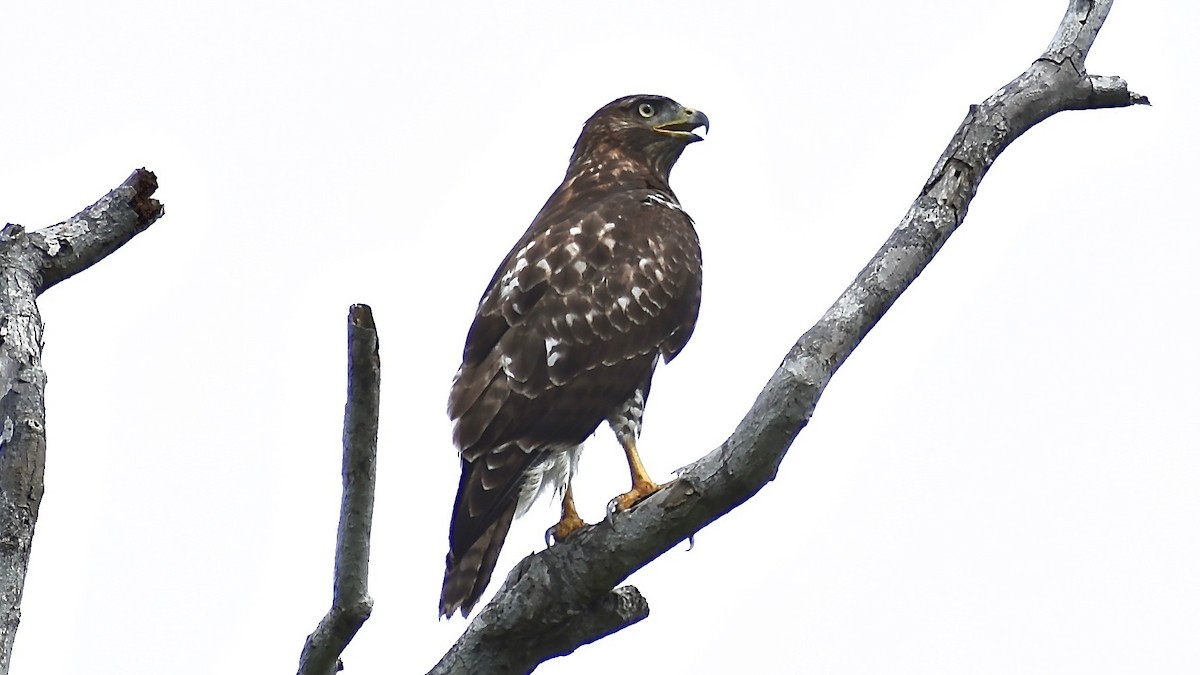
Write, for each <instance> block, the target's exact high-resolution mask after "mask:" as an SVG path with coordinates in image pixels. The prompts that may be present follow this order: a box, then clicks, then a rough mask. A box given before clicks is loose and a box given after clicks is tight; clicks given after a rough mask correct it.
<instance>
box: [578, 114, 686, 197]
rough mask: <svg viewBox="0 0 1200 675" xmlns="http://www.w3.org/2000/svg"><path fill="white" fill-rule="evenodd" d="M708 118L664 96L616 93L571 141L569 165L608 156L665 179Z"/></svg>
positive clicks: (594, 161) (604, 158)
mask: <svg viewBox="0 0 1200 675" xmlns="http://www.w3.org/2000/svg"><path fill="white" fill-rule="evenodd" d="M700 127H704V130H705V132H707V131H708V117H707V116H706V115H705V114H704V113H702V112H700V111H699V110H696V109H694V108H685V107H683V106H682V105H679V104H678V103H676V102H675V101H672V100H671V99H669V98H667V97H665V96H653V95H648V94H644V95H638V96H626V97H624V98H619V99H617V100H615V101H613V102H612V103H609V104H608V105H606V106H604V107H603V108H601V109H599V110H597V111H596V114H594V115H592V117H591V119H589V120H588V121H587V122H585V123H584V125H583V133H581V134H580V135H579V140H578V141H576V143H575V152H574V154H573V155H572V156H571V166H572V168H579V169H583V168H585V166H584V165H585V164H588V163H592V164H594V163H598V162H606V161H624V162H632V163H634V164H636V165H639V166H640V167H641V168H643V169H649V170H650V171H652V172H653V173H655V174H658V176H659V177H660V178H661V179H662V180H663V181H664V182H665V181H666V179H667V178H668V176H669V175H670V173H671V167H672V166H674V165H675V161H676V160H677V159H679V155H680V154H681V153H682V152H683V149H684V148H685V147H686V146H687V145H688V144H689V143H695V142H696V141H700V140H704V137H703V136H701V135H699V134H697V133H695V130H696V129H699V128H700Z"/></svg>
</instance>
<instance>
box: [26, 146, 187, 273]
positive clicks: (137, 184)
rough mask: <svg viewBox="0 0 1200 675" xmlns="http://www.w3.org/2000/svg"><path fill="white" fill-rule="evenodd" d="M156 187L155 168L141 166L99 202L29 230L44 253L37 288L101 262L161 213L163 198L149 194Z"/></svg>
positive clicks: (35, 245) (152, 192)
mask: <svg viewBox="0 0 1200 675" xmlns="http://www.w3.org/2000/svg"><path fill="white" fill-rule="evenodd" d="M157 189H158V179H157V178H156V177H155V176H154V174H153V173H151V172H149V171H147V170H145V169H138V170H137V171H134V172H133V174H132V175H130V176H129V178H126V179H125V182H124V183H122V184H121V185H120V186H119V187H117V188H116V189H115V190H113V191H112V192H109V193H108V194H107V195H104V197H103V198H101V199H100V201H98V202H96V203H95V204H92V205H91V206H89V207H88V208H86V209H84V210H82V211H80V212H79V213H77V214H75V215H74V216H72V217H71V218H69V219H67V220H65V221H63V222H61V223H58V224H57V225H51V226H50V227H46V228H43V229H41V230H38V231H36V232H30V233H29V241H30V243H31V244H32V245H33V246H34V247H35V248H36V249H37V250H38V251H40V252H41V254H42V260H41V272H42V279H41V284H40V285H39V287H38V289H37V294H38V295H41V294H42V293H43V292H45V290H46V289H48V288H50V287H51V286H53V285H55V284H57V283H58V282H60V281H62V280H64V279H66V278H68V277H71V276H74V275H76V274H78V273H80V272H82V271H83V270H85V269H87V268H89V267H91V266H92V265H94V264H96V263H97V262H99V261H100V260H101V259H102V258H104V257H105V256H107V255H108V254H110V253H112V252H113V251H115V250H117V249H118V248H120V247H121V246H123V245H124V244H125V242H127V241H129V240H130V239H132V238H133V237H134V236H135V235H137V234H138V233H139V232H141V231H143V230H145V229H146V228H147V227H150V225H151V224H153V223H154V221H155V220H158V219H159V218H161V217H162V215H163V207H162V204H160V203H158V200H155V199H151V198H150V195H152V194H154V191H155V190H157Z"/></svg>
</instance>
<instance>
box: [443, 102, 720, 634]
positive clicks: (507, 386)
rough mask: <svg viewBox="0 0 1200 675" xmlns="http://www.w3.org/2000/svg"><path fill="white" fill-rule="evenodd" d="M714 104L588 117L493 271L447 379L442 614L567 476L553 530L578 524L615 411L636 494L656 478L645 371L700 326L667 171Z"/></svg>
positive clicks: (622, 504) (620, 505)
mask: <svg viewBox="0 0 1200 675" xmlns="http://www.w3.org/2000/svg"><path fill="white" fill-rule="evenodd" d="M699 127H704V128H705V130H707V129H708V118H707V117H706V116H705V115H704V113H702V112H700V111H698V110H694V109H691V108H685V107H683V106H681V105H679V104H678V103H676V102H675V101H672V100H671V99H669V98H664V97H662V96H629V97H626V98H621V99H618V100H616V101H613V102H612V103H609V104H608V105H606V106H604V107H603V108H601V109H600V110H598V111H596V113H595V114H594V115H592V117H591V119H589V120H588V121H587V122H586V123H585V124H584V125H583V132H582V133H581V134H580V135H579V140H578V141H576V143H575V151H574V152H573V153H572V154H571V163H570V165H569V166H568V167H567V175H566V178H564V179H563V182H562V185H560V186H559V187H558V189H557V190H555V191H554V194H552V195H550V199H549V200H548V201H547V202H546V205H545V206H543V207H542V210H541V211H540V212H539V213H538V215H537V217H536V218H534V219H533V224H532V225H530V226H529V229H528V230H526V231H525V234H524V235H522V236H521V238H520V239H519V240H518V241H517V243H516V245H515V246H513V248H512V250H511V251H510V252H509V253H508V255H507V256H505V258H504V262H503V263H501V264H500V267H499V268H498V269H497V270H496V273H495V274H494V275H493V276H492V281H491V283H489V284H488V287H487V290H486V291H485V292H484V294H483V297H482V298H481V299H480V301H479V309H478V310H477V311H476V313H475V321H474V322H473V323H472V324H471V329H470V331H469V332H468V333H467V341H466V346H465V347H464V348H463V363H462V366H461V367H460V368H459V369H458V373H457V374H456V375H455V376H454V383H453V385H452V386H451V389H450V404H449V413H450V418H451V420H453V422H454V444H455V445H456V446H457V447H458V450H459V454H460V457H461V460H462V478H461V479H460V480H459V484H458V497H457V498H456V499H455V501H454V512H453V515H452V517H451V521H450V553H449V554H448V555H447V556H446V576H445V579H444V580H443V582H442V599H441V613H442V615H444V616H446V617H449V616H451V615H453V614H454V611H455V610H457V609H461V610H462V614H463V616H466V615H467V614H468V613H469V612H470V611H471V608H472V607H473V606H474V605H475V603H476V602H478V600H479V597H480V596H481V595H483V591H484V589H485V588H486V587H487V584H488V581H489V580H490V579H491V576H492V570H493V569H494V568H495V566H496V558H497V557H498V556H499V555H500V547H501V545H502V544H503V543H504V537H505V536H506V535H507V534H508V528H509V525H511V524H512V520H513V518H514V517H515V516H516V515H517V514H518V513H523V512H524V510H525V509H527V508H528V507H529V505H530V504H531V503H532V502H533V500H534V499H535V498H536V497H537V495H538V494H539V493H540V492H542V491H543V490H546V489H564V488H565V492H563V504H562V518H561V519H560V520H559V522H558V524H557V525H555V526H553V527H552V528H551V530H550V532H549V533H548V534H553V536H554V537H555V538H556V539H557V540H560V541H561V540H562V539H563V538H565V537H566V536H568V535H570V534H571V533H572V532H575V531H576V530H578V529H579V528H581V527H583V526H584V522H583V521H582V520H581V519H580V518H579V515H578V514H577V513H576V511H575V504H574V502H573V499H572V494H571V477H572V476H573V475H574V473H575V468H576V466H577V462H578V457H579V450H580V446H581V445H582V443H583V442H584V440H585V439H587V437H588V436H590V435H592V433H593V432H594V431H595V430H596V428H597V427H598V426H599V425H600V423H601V422H604V421H606V420H607V421H608V423H609V425H610V426H611V427H612V429H613V431H614V432H615V433H616V435H617V439H618V440H619V441H620V442H621V445H622V446H624V448H625V454H626V456H627V459H628V461H629V471H630V474H631V476H632V480H633V488H632V489H631V490H630V491H629V492H626V493H625V494H623V495H620V496H618V497H617V498H616V499H615V500H614V503H615V508H616V509H617V510H624V509H628V508H630V507H631V506H633V505H634V504H635V503H637V502H638V501H639V500H641V499H642V498H644V497H646V496H647V495H649V494H652V493H653V492H654V491H656V490H658V485H656V484H655V483H654V481H652V480H650V477H649V476H648V475H646V470H645V468H644V467H643V466H642V462H641V459H639V457H638V453H637V447H636V441H637V438H638V435H639V433H640V432H641V426H642V411H643V410H644V408H645V405H646V398H647V396H648V395H649V393H650V378H651V376H652V375H653V374H654V367H655V365H656V364H657V363H658V361H659V358H660V357H661V358H662V359H663V360H664V361H670V360H671V359H672V358H674V357H675V355H677V354H678V353H679V351H680V350H681V349H683V346H684V345H685V344H686V343H687V341H688V338H690V337H691V335H692V328H693V327H694V326H695V324H696V315H697V313H698V312H699V310H700V242H699V240H698V239H697V237H696V231H695V230H694V229H693V227H692V219H691V218H690V217H688V215H687V214H686V213H684V212H683V209H681V208H680V206H679V200H678V199H676V198H675V193H674V192H672V191H671V188H670V186H669V185H668V184H667V179H668V178H669V176H670V174H671V167H672V166H674V165H675V161H676V160H678V159H679V156H680V154H682V153H683V149H684V148H685V147H687V145H688V144H690V143H693V142H695V141H698V140H701V136H699V135H697V134H695V133H693V132H694V131H695V130H696V129H697V128H699Z"/></svg>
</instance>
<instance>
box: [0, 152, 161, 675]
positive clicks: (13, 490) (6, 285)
mask: <svg viewBox="0 0 1200 675" xmlns="http://www.w3.org/2000/svg"><path fill="white" fill-rule="evenodd" d="M156 188H157V182H156V181H155V178H154V174H152V173H150V172H149V171H146V170H145V169H139V170H137V171H135V172H134V173H133V175H132V176H130V177H129V178H128V179H127V180H126V181H125V182H124V183H123V184H122V185H121V186H120V187H118V188H116V189H115V190H113V191H112V192H110V193H108V194H107V195H105V196H104V198H102V199H101V200H100V201H98V202H96V203H95V204H93V205H91V206H89V207H88V208H86V209H84V210H83V211H80V212H79V214H77V215H76V216H74V217H73V218H71V219H70V220H68V221H66V222H63V223H59V224H58V225H53V226H51V227H47V228H45V229H42V230H38V231H36V232H26V231H25V228H23V227H21V226H20V225H13V224H8V225H5V226H4V228H3V230H0V387H2V388H3V390H2V391H0V675H6V674H7V673H8V667H9V662H10V660H11V658H12V649H13V641H14V639H15V638H16V633H17V625H18V624H19V622H20V619H21V596H22V594H23V592H24V589H25V573H26V571H27V570H28V569H29V553H30V547H31V545H32V543H33V530H34V526H35V525H36V524H37V516H38V508H39V506H40V505H41V502H42V491H43V490H42V477H43V474H44V472H45V468H46V433H45V422H46V410H45V399H44V396H45V387H46V373H45V372H44V371H43V370H42V318H41V315H40V314H39V313H38V307H37V296H38V295H40V294H41V293H42V291H45V290H46V289H47V288H49V287H50V286H52V285H54V284H55V283H57V282H59V281H61V280H63V279H65V278H67V277H69V276H71V275H73V274H76V273H78V272H81V271H83V270H84V269H87V268H88V267H90V266H91V265H93V264H95V263H96V262H97V261H99V260H100V259H101V258H103V257H105V256H106V255H108V254H109V253H112V252H113V251H114V250H116V249H117V248H118V247H119V246H120V245H121V244H123V243H125V242H126V241H129V239H131V238H132V237H133V236H134V235H136V234H137V233H138V232H141V231H143V230H145V229H146V228H147V227H149V226H150V225H151V224H153V223H154V221H156V220H157V219H158V218H159V217H161V216H162V213H163V209H162V205H161V204H159V203H158V202H157V201H156V200H154V199H152V198H151V195H152V194H153V193H154V191H155V189H156Z"/></svg>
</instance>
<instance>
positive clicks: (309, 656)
mask: <svg viewBox="0 0 1200 675" xmlns="http://www.w3.org/2000/svg"><path fill="white" fill-rule="evenodd" d="M346 329H347V332H348V333H349V337H348V339H349V362H350V363H349V376H348V384H347V387H346V419H345V426H344V428H343V431H342V509H341V518H340V519H339V521H338V534H337V551H336V552H335V554H334V563H333V568H334V574H333V576H334V579H333V606H332V607H330V609H329V612H328V613H326V614H325V617H324V618H322V619H321V622H320V623H319V624H318V625H317V629H316V630H314V631H313V632H312V634H311V635H309V636H308V640H306V641H305V643H304V650H303V651H302V652H301V654H300V669H299V670H298V671H297V673H298V674H299V675H334V673H336V672H337V671H338V670H340V659H339V656H340V655H341V653H342V651H343V650H345V649H346V645H349V644H350V640H352V639H353V638H354V635H355V633H357V632H358V629H359V628H361V627H362V625H363V623H365V622H366V620H367V618H368V617H370V616H371V605H372V603H371V596H369V595H367V562H368V561H369V560H370V557H371V515H372V512H373V511H374V509H375V449H376V441H377V439H378V437H379V337H378V333H376V331H375V318H374V317H373V316H372V314H371V308H370V307H368V306H367V305H353V306H351V307H350V315H349V317H348V318H347V327H346Z"/></svg>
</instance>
